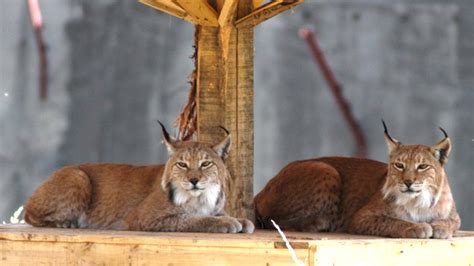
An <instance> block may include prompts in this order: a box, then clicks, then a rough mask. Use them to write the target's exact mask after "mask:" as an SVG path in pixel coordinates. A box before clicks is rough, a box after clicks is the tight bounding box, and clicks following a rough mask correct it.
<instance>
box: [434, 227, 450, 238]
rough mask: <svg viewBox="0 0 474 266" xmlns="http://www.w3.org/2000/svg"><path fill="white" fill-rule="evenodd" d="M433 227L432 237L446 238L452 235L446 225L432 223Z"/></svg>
mask: <svg viewBox="0 0 474 266" xmlns="http://www.w3.org/2000/svg"><path fill="white" fill-rule="evenodd" d="M432 227H433V238H439V239H448V238H452V237H453V232H452V230H450V229H449V228H448V227H447V226H444V225H436V224H435V225H432Z"/></svg>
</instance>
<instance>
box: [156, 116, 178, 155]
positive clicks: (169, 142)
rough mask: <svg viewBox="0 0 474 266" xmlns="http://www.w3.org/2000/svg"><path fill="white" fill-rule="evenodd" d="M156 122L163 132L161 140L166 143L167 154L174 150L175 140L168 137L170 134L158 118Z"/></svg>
mask: <svg viewBox="0 0 474 266" xmlns="http://www.w3.org/2000/svg"><path fill="white" fill-rule="evenodd" d="M156 122H158V124H160V126H161V131H162V132H163V142H164V143H165V145H166V149H167V150H168V154H169V155H171V154H173V153H174V152H175V151H176V146H175V143H174V142H175V140H173V139H172V138H171V137H170V134H168V131H166V128H165V126H163V124H162V123H161V122H160V120H156Z"/></svg>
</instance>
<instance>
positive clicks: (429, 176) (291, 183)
mask: <svg viewBox="0 0 474 266" xmlns="http://www.w3.org/2000/svg"><path fill="white" fill-rule="evenodd" d="M387 136H388V134H387ZM392 141H393V142H392ZM387 142H388V143H389V149H390V163H389V165H387V164H385V163H382V162H377V161H373V160H367V159H357V158H344V157H327V158H319V159H312V160H305V161H296V162H292V163H290V164H289V165H287V166H286V167H285V168H283V169H282V170H281V171H280V173H278V174H277V175H276V176H275V177H274V178H273V179H271V180H270V182H269V183H268V184H267V185H266V187H265V188H264V189H263V190H262V191H261V192H260V193H259V194H258V195H257V196H256V197H255V200H254V203H255V210H256V216H257V221H258V222H259V223H260V227H262V228H273V226H272V225H271V224H270V219H273V220H275V222H276V223H277V224H279V225H280V226H281V227H282V228H283V229H286V230H297V231H307V232H317V231H337V232H349V233H356V234H369V235H378V236H388V237H403V238H430V237H433V238H449V237H452V235H453V233H454V232H456V230H457V229H458V228H459V226H460V219H459V216H458V214H457V212H456V207H455V203H454V200H453V197H452V195H451V191H450V188H449V184H448V179H447V175H446V173H445V172H444V169H443V166H444V164H445V163H446V161H447V157H448V155H449V152H450V147H451V146H450V140H449V138H445V139H444V140H443V141H441V142H440V143H438V144H437V145H434V146H432V147H429V146H424V145H402V144H400V143H399V142H396V141H395V140H393V139H391V138H390V139H387ZM395 163H403V164H404V169H403V171H400V170H397V169H396V168H395ZM420 164H426V165H427V168H426V169H423V170H421V169H417V167H419V165H420ZM422 167H423V166H422ZM405 181H407V182H408V181H410V182H412V183H413V184H412V185H411V186H412V188H416V191H419V192H418V193H416V192H413V193H409V192H405V193H403V192H402V190H406V189H407V187H406V185H405V184H404V182H405Z"/></svg>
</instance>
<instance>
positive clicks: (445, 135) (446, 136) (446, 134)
mask: <svg viewBox="0 0 474 266" xmlns="http://www.w3.org/2000/svg"><path fill="white" fill-rule="evenodd" d="M439 130H441V131H442V132H443V134H444V137H445V138H448V133H446V130H444V129H443V128H442V127H439Z"/></svg>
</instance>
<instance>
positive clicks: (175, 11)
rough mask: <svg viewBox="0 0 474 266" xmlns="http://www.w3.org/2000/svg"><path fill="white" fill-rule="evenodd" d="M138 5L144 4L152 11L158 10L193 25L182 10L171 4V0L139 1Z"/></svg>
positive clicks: (192, 21) (191, 20) (190, 18)
mask: <svg viewBox="0 0 474 266" xmlns="http://www.w3.org/2000/svg"><path fill="white" fill-rule="evenodd" d="M139 2H140V3H142V4H145V5H147V6H149V7H152V8H154V9H158V10H160V11H163V12H165V13H167V14H170V15H172V16H175V17H178V18H181V19H184V20H187V21H189V22H191V23H194V20H193V18H192V17H190V16H189V15H188V14H187V13H186V11H184V9H182V8H181V7H180V6H178V5H176V4H175V3H173V1H171V0H139Z"/></svg>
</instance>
